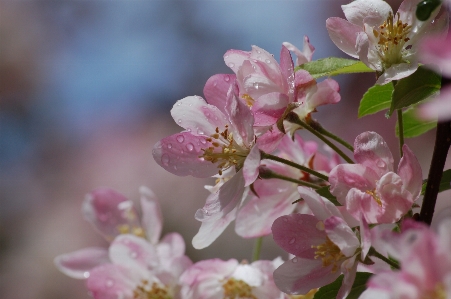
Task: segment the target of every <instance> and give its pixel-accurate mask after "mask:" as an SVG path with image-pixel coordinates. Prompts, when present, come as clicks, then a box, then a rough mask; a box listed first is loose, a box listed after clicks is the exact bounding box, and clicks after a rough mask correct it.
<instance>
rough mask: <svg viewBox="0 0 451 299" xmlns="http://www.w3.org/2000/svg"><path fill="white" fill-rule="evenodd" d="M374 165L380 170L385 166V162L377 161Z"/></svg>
mask: <svg viewBox="0 0 451 299" xmlns="http://www.w3.org/2000/svg"><path fill="white" fill-rule="evenodd" d="M376 165H377V167H380V168H384V167H385V166H386V164H385V162H384V161H382V160H379V161H377V162H376Z"/></svg>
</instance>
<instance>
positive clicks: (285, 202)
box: [235, 180, 299, 238]
mask: <svg viewBox="0 0 451 299" xmlns="http://www.w3.org/2000/svg"><path fill="white" fill-rule="evenodd" d="M254 189H255V191H256V192H257V194H258V195H259V196H258V197H257V196H252V197H251V199H250V200H249V201H248V202H247V203H246V204H245V205H244V206H243V207H241V208H240V210H239V212H238V215H237V217H236V221H235V232H236V233H237V234H238V235H239V236H241V237H243V238H256V237H261V236H265V235H269V234H271V225H272V223H273V222H274V221H275V220H276V219H277V218H279V217H281V216H283V215H287V214H290V213H292V212H293V210H294V209H295V208H296V205H293V204H292V202H293V201H295V200H296V199H298V198H299V195H298V194H297V192H296V185H295V184H293V183H290V182H285V181H282V180H258V181H256V182H255V183H254ZM262 219H265V221H262Z"/></svg>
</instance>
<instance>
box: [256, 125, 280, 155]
mask: <svg viewBox="0 0 451 299" xmlns="http://www.w3.org/2000/svg"><path fill="white" fill-rule="evenodd" d="M283 136H285V134H283V133H282V132H280V131H279V129H278V128H277V126H275V125H274V126H273V127H272V128H271V129H269V130H268V131H266V133H264V134H263V135H260V136H259V137H258V138H257V146H258V148H259V149H260V150H262V151H264V152H266V153H272V152H273V151H274V150H275V149H276V148H277V146H278V145H279V142H280V141H281V140H282V138H283Z"/></svg>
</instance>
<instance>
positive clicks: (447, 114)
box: [419, 86, 451, 121]
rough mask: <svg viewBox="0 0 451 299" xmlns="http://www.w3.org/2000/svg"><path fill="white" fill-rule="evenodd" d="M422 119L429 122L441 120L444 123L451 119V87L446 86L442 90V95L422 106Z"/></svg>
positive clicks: (420, 112)
mask: <svg viewBox="0 0 451 299" xmlns="http://www.w3.org/2000/svg"><path fill="white" fill-rule="evenodd" d="M419 114H420V117H421V118H423V119H427V120H435V119H437V118H438V119H439V120H442V121H445V120H450V119H451V86H445V87H444V88H442V89H441V90H440V95H439V96H437V97H436V98H435V99H434V100H432V101H431V102H429V103H427V104H424V105H422V106H420V110H419Z"/></svg>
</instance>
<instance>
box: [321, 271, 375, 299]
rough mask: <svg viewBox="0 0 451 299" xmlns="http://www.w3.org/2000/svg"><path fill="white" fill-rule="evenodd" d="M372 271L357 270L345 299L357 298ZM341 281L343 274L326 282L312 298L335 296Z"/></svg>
mask: <svg viewBox="0 0 451 299" xmlns="http://www.w3.org/2000/svg"><path fill="white" fill-rule="evenodd" d="M372 275H373V274H372V273H367V272H357V275H356V277H355V280H354V284H353V285H352V289H351V292H350V293H349V295H348V297H346V298H347V299H357V298H359V296H360V295H361V294H362V293H363V291H365V290H366V282H367V281H368V279H369V278H370V277H371V276H372ZM342 281H343V275H340V276H339V277H338V278H337V279H336V280H335V281H334V282H332V283H331V284H328V285H326V286H324V287H322V288H320V289H319V290H318V292H316V294H315V297H313V299H333V298H336V297H337V294H338V290H339V289H340V287H341V284H342Z"/></svg>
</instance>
